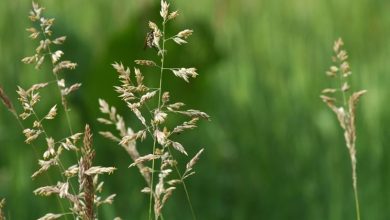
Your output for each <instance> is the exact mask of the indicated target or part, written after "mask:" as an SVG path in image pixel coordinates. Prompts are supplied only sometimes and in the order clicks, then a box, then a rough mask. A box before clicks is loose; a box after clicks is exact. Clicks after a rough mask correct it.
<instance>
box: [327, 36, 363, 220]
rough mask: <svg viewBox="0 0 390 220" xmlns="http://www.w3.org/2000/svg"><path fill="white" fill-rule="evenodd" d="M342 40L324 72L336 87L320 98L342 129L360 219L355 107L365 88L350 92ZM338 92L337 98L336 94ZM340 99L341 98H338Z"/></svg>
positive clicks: (334, 47) (347, 67)
mask: <svg viewBox="0 0 390 220" xmlns="http://www.w3.org/2000/svg"><path fill="white" fill-rule="evenodd" d="M343 45H344V42H343V41H342V39H341V38H339V39H338V40H337V41H336V42H335V43H334V46H333V51H334V53H335V56H334V57H333V58H332V59H333V62H334V63H335V65H333V66H331V67H330V69H329V70H328V71H327V72H326V74H327V75H328V76H329V77H336V78H338V79H339V86H338V88H326V89H324V90H322V95H321V99H322V100H323V101H324V102H325V103H326V104H327V105H328V106H329V108H330V109H332V111H333V112H334V113H335V114H336V116H337V119H338V121H339V124H340V126H341V128H342V129H343V130H344V138H345V142H346V146H347V148H348V151H349V156H350V159H351V165H352V185H353V189H354V195H355V203H356V216H357V217H356V218H357V219H358V220H359V219H360V211H359V200H358V193H357V191H358V190H357V174H356V163H357V160H356V146H355V143H356V127H355V116H356V115H355V108H356V104H357V102H358V101H359V99H360V97H361V96H362V95H363V94H364V93H366V90H361V91H358V92H353V93H352V94H350V85H349V83H348V79H349V77H350V76H351V74H352V72H351V68H350V65H349V63H348V61H347V59H348V54H347V52H346V51H345V50H343V49H342V46H343ZM337 93H338V94H339V98H338V97H337V96H336V95H337ZM348 95H349V97H348V100H347V96H348ZM340 99H341V100H340Z"/></svg>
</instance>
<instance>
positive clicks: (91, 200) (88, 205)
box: [0, 2, 115, 220]
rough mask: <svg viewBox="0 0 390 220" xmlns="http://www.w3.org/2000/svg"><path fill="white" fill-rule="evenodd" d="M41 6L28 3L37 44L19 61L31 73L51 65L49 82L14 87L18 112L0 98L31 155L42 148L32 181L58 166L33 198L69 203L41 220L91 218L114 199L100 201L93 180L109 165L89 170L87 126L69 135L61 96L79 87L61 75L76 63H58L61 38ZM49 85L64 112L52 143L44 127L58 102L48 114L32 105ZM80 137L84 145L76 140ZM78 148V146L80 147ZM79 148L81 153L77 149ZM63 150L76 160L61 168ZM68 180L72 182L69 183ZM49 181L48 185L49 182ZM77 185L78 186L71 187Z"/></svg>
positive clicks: (2, 95)
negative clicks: (54, 177) (54, 178)
mask: <svg viewBox="0 0 390 220" xmlns="http://www.w3.org/2000/svg"><path fill="white" fill-rule="evenodd" d="M43 11H44V8H43V7H40V6H39V5H38V4H37V3H35V2H33V3H32V10H31V12H30V16H29V19H30V20H31V21H32V22H33V27H30V28H28V29H27V31H28V32H29V33H30V38H32V39H33V40H37V41H39V45H38V46H37V48H36V49H35V53H34V55H32V56H29V57H25V58H23V59H22V62H23V63H26V64H33V65H34V66H35V68H36V69H40V67H41V66H42V65H43V64H44V62H45V61H46V60H48V62H49V63H50V65H51V67H52V75H53V81H51V82H41V83H36V84H34V85H32V86H31V87H30V88H28V89H23V88H22V87H20V86H19V87H18V90H17V93H18V95H19V101H20V102H21V104H22V107H23V113H21V114H18V113H17V111H16V110H15V108H14V105H13V104H12V102H11V100H10V99H9V98H8V96H7V95H6V94H5V92H4V90H3V89H2V88H1V87H0V99H1V101H2V102H3V104H4V105H5V106H6V108H7V109H8V110H9V111H10V112H11V113H12V114H13V115H14V116H15V117H16V118H17V120H18V122H19V123H20V125H21V127H22V128H23V134H24V136H25V138H26V139H25V142H26V143H27V144H31V145H32V146H33V148H34V150H35V151H37V150H38V149H37V148H36V147H35V146H45V145H46V147H47V148H46V150H45V151H44V152H43V155H42V158H41V159H39V161H38V164H39V169H38V170H37V171H36V172H35V173H33V175H32V178H38V176H40V175H41V174H43V173H47V171H48V170H49V168H51V167H57V168H58V171H59V172H58V174H59V176H60V177H61V179H60V180H59V181H58V182H57V184H55V185H48V186H43V187H39V188H38V189H36V190H35V191H34V193H35V194H36V195H41V196H50V195H56V196H57V198H59V199H66V200H67V201H68V202H69V207H68V208H67V209H65V208H64V207H63V206H62V205H61V204H62V203H60V205H61V209H62V210H61V213H58V214H53V213H47V214H46V215H44V216H43V217H41V218H39V219H40V220H47V219H58V218H60V217H62V216H64V217H65V218H66V219H67V218H68V217H67V216H68V215H72V216H73V219H83V220H92V219H96V218H97V212H96V209H97V208H98V207H99V206H100V205H102V204H111V203H112V201H113V198H114V197H115V195H110V196H108V197H107V198H105V199H102V198H101V197H100V196H98V194H99V193H100V192H101V190H102V187H103V182H99V181H98V176H99V175H100V174H106V173H108V174H110V173H112V172H113V171H114V170H115V168H114V167H100V166H93V158H94V155H95V151H94V150H93V148H92V133H91V130H90V128H89V126H88V125H86V126H85V130H84V132H83V133H73V129H72V126H71V123H70V116H69V111H70V109H69V108H68V105H67V100H66V97H67V96H68V95H69V94H70V93H71V92H74V91H75V90H77V89H78V88H79V87H80V86H81V84H80V83H76V84H73V85H70V86H67V85H66V81H65V79H63V78H62V77H61V75H60V74H61V73H63V72H64V70H68V69H75V67H76V65H77V64H76V63H73V62H71V61H68V60H62V59H61V57H62V55H63V54H64V53H63V52H62V51H61V50H53V48H54V47H56V46H59V45H61V44H63V43H64V42H65V40H66V37H65V36H61V37H57V38H52V35H53V32H52V31H51V27H52V25H53V24H54V19H53V18H49V19H48V18H45V17H44V16H43ZM50 86H53V87H56V88H57V89H55V90H57V91H58V94H59V98H60V99H61V106H62V108H63V113H64V114H65V116H66V118H67V125H66V126H67V127H68V129H69V135H67V136H65V137H64V138H60V139H57V140H55V139H54V138H53V136H58V134H57V131H49V130H47V129H46V124H47V123H50V121H52V120H54V119H56V116H57V115H58V114H61V113H60V112H58V109H57V104H54V105H53V106H52V107H51V108H50V109H49V110H48V111H47V112H44V113H43V114H42V112H38V111H37V110H36V106H37V105H38V104H39V101H40V100H41V95H40V92H41V90H43V89H49V87H50ZM20 119H21V120H23V121H25V124H28V125H27V126H24V125H23V124H24V123H22V121H21V120H20ZM82 136H84V141H83V144H82V145H81V144H80V143H79V142H80V141H79V140H80V139H81V137H82ZM80 145H81V147H78V146H80ZM80 150H81V155H79V153H78V152H79V151H80ZM65 152H68V153H70V154H73V155H75V157H76V158H77V161H75V164H73V165H71V166H69V167H68V168H66V167H65V165H64V163H63V160H62V158H63V155H64V153H65ZM73 179H77V180H75V181H73ZM50 182H51V181H50ZM75 184H77V187H76V185H75Z"/></svg>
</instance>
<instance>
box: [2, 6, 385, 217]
mask: <svg viewBox="0 0 390 220" xmlns="http://www.w3.org/2000/svg"><path fill="white" fill-rule="evenodd" d="M41 3H42V5H44V7H45V8H46V10H45V11H44V13H45V15H47V17H55V18H56V20H55V24H54V25H53V26H52V31H53V38H51V39H52V40H55V39H56V38H57V37H61V35H58V34H65V35H67V39H66V42H64V44H63V45H59V46H58V47H57V46H55V47H54V48H55V49H53V52H54V51H57V50H61V51H63V53H64V54H63V55H62V60H74V61H77V63H78V65H77V68H75V69H74V70H71V71H66V72H64V73H61V76H63V78H65V81H66V82H67V84H66V85H67V86H68V87H69V85H73V84H76V83H82V86H81V87H80V88H79V89H78V90H77V91H75V92H73V93H71V94H70V95H69V96H67V97H66V98H67V107H68V109H70V111H69V122H70V124H71V129H72V130H73V132H74V133H77V132H84V130H85V125H86V124H89V125H90V128H91V132H93V133H94V135H93V138H94V141H93V150H94V151H96V155H95V158H94V160H93V164H94V165H93V166H97V165H100V166H104V167H112V166H115V167H116V168H117V169H116V170H115V172H114V173H112V174H111V175H102V176H100V177H99V179H100V180H102V181H104V182H105V184H104V186H105V187H104V190H103V191H102V198H106V197H108V196H109V195H110V194H112V193H115V194H117V195H116V197H115V202H114V203H113V204H112V205H109V206H101V207H100V208H99V209H95V211H96V215H97V217H99V219H113V218H115V217H116V216H120V217H122V218H123V219H148V218H149V216H150V214H149V207H150V204H152V214H151V216H152V218H153V217H154V201H153V200H154V198H153V197H152V203H150V197H149V196H148V195H152V194H147V195H145V194H142V193H140V191H141V190H142V189H144V187H145V184H146V182H145V178H144V176H143V175H139V166H138V164H137V165H136V167H133V168H130V169H129V168H128V166H129V165H130V164H131V163H133V161H132V159H131V157H129V155H130V154H129V153H128V152H127V151H124V149H123V147H117V144H115V143H112V142H109V141H107V140H106V139H105V138H103V137H102V136H101V135H98V132H99V131H100V132H105V131H111V132H112V133H113V134H116V133H115V132H116V131H115V127H111V128H113V129H112V130H110V129H111V128H110V127H109V126H105V125H102V124H101V123H100V122H98V121H96V119H97V118H103V117H105V118H107V116H108V115H107V114H102V113H101V112H100V110H99V102H98V100H99V98H101V99H104V100H107V103H109V105H110V107H111V106H115V107H116V114H119V115H122V116H123V120H124V122H125V124H126V125H127V126H130V127H131V128H132V130H133V131H134V132H138V131H140V130H142V129H143V128H144V126H143V125H142V123H139V120H138V118H137V117H136V115H135V114H133V113H132V112H131V111H129V108H128V106H127V105H126V104H125V105H123V101H122V100H121V99H120V98H118V97H117V96H118V93H116V92H115V91H114V89H113V86H114V85H115V86H121V84H120V82H118V79H117V77H118V74H116V73H115V70H113V69H112V66H111V64H113V63H115V62H117V64H119V65H120V64H121V63H120V61H122V63H123V65H124V67H125V66H129V67H130V69H131V77H134V76H135V70H134V69H133V65H134V63H133V60H139V59H147V60H153V61H154V62H155V63H157V64H158V66H161V65H160V58H161V57H159V56H156V55H157V52H158V51H156V49H153V48H149V49H146V50H144V49H143V48H144V39H145V36H146V35H147V33H149V32H150V29H149V27H148V22H149V20H150V21H155V23H156V24H157V25H159V28H160V29H162V27H161V22H159V21H160V20H159V19H161V15H159V13H158V12H159V11H160V6H161V5H160V1H142V2H139V1H130V2H129V1H124V0H117V1H103V0H96V1H90V2H89V1H86V2H83V3H82V4H81V3H80V1H76V0H68V1H61V0H59V1H41ZM169 3H170V8H171V9H173V8H177V9H180V16H179V17H177V18H176V19H175V21H174V22H169V23H168V25H167V26H166V33H167V36H169V37H170V36H174V35H175V34H177V33H178V30H183V29H186V28H189V29H193V30H194V34H193V35H192V36H191V37H190V38H188V39H184V40H186V41H188V42H190V43H188V44H184V45H181V46H180V47H179V46H177V45H175V44H174V43H173V42H171V43H167V45H166V47H167V48H166V50H167V51H168V53H167V54H166V57H165V60H164V63H165V64H164V66H166V67H196V68H197V71H196V72H197V73H199V74H200V76H199V77H197V78H195V79H192V78H191V79H189V80H190V83H186V82H184V81H183V80H181V79H180V78H177V77H176V76H175V75H174V74H173V73H172V72H170V71H169V70H166V71H165V70H164V73H163V75H164V78H163V89H162V92H164V91H167V90H169V92H170V94H171V96H172V97H171V100H172V101H173V102H179V101H183V100H184V101H185V103H186V107H188V109H192V108H194V109H198V108H199V109H202V111H203V110H204V111H205V112H207V113H208V114H209V115H210V116H211V118H212V122H211V123H206V122H205V121H202V120H199V122H198V123H199V127H200V129H195V130H191V131H189V132H186V133H183V134H180V135H175V136H174V137H175V139H172V140H173V141H175V142H178V143H182V146H184V147H185V150H186V153H187V154H188V156H186V155H184V154H182V153H180V152H177V151H175V150H173V149H172V150H173V151H172V154H173V155H174V157H175V159H176V160H177V162H178V164H177V165H178V169H179V171H180V172H183V171H184V170H185V167H186V163H187V162H188V160H190V159H191V158H192V157H193V156H194V155H196V154H197V153H198V152H199V150H200V149H201V148H204V151H203V153H202V154H201V158H200V160H199V162H198V163H197V164H196V167H195V169H196V175H195V176H193V177H191V179H189V180H188V182H185V183H186V187H187V190H188V192H189V194H190V200H191V203H192V206H193V209H194V213H195V214H196V217H197V219H335V220H341V219H356V213H355V199H354V197H355V196H354V194H355V193H354V190H353V187H351V162H352V160H351V159H349V158H351V157H350V155H352V154H350V153H351V151H350V149H353V148H352V147H351V148H347V149H348V150H345V149H343V146H345V145H346V144H348V142H345V141H346V140H345V138H344V137H343V134H342V133H343V132H344V130H343V129H340V126H339V124H340V121H338V119H337V118H336V117H334V115H333V113H332V112H331V111H329V109H327V108H326V107H325V106H324V104H323V103H321V101H320V99H319V98H318V95H319V93H320V92H321V90H322V89H323V88H336V89H340V88H339V87H340V85H339V82H338V78H334V79H335V81H334V83H331V82H330V81H329V78H328V77H327V76H326V75H325V74H323V73H324V72H325V70H327V68H328V66H329V63H330V61H329V55H330V54H331V53H332V51H331V48H332V44H331V43H332V41H334V40H335V39H337V38H338V37H340V36H341V37H343V39H344V41H345V43H346V49H347V50H348V52H349V58H348V62H349V63H350V65H351V66H352V67H353V69H352V70H353V74H352V75H351V76H350V77H348V78H346V79H347V80H348V83H349V85H351V88H353V89H351V90H350V91H351V92H349V93H347V94H346V99H347V104H348V98H349V97H350V96H351V95H352V94H353V91H359V90H355V88H364V89H366V90H367V91H368V92H367V93H366V94H364V97H362V98H361V99H360V101H359V104H358V105H357V107H356V112H355V116H356V119H357V120H355V124H354V127H355V131H356V133H355V134H356V137H357V139H356V143H354V148H355V149H356V153H357V154H356V161H357V164H356V167H357V169H356V177H358V182H357V181H356V183H358V185H359V193H358V198H359V207H360V219H389V218H390V212H388V211H387V206H388V204H389V198H390V188H389V187H388V184H387V183H388V182H389V181H390V179H389V175H388V174H387V173H388V167H389V163H390V162H389V161H390V160H389V156H388V155H389V153H390V152H389V150H388V149H389V148H388V147H387V146H386V143H387V137H388V135H387V129H386V124H388V123H387V122H388V120H389V119H388V114H387V111H386V109H387V104H386V103H387V102H386V101H385V97H387V96H386V92H387V89H386V88H387V84H388V82H389V79H388V76H389V74H387V73H388V72H389V71H390V67H389V65H388V62H387V60H388V50H389V44H388V42H387V40H386V39H387V38H386V36H388V34H389V30H390V29H389V28H388V25H387V23H386V21H387V20H389V18H390V15H389V13H387V10H386V9H387V8H388V7H386V6H388V4H387V3H386V2H384V1H374V2H373V1H368V0H359V1H357V2H354V4H351V2H349V1H344V0H342V1H325V0H320V1H315V2H307V1H299V0H298V1H291V2H288V3H285V4H280V3H281V2H279V1H271V0H265V1H261V2H256V1H224V2H219V1H206V0H200V1H197V3H196V4H194V3H193V2H189V1H174V2H169ZM30 7H31V2H30V1H1V2H0V12H1V13H0V14H1V15H0V16H1V17H2V19H0V29H1V32H0V33H2V34H1V35H0V48H1V50H0V69H1V74H0V83H1V86H2V90H1V91H2V92H1V94H2V95H3V96H1V97H2V100H11V101H12V103H11V102H5V104H6V105H5V106H6V107H4V105H1V103H0V150H1V152H2V153H1V154H0V198H5V199H6V206H5V210H4V213H2V214H3V215H4V216H5V217H7V219H37V218H39V217H41V216H43V215H44V214H45V213H60V212H62V209H61V205H62V206H63V207H64V209H67V208H68V207H69V206H70V204H69V202H68V200H64V199H60V200H59V201H60V203H59V202H58V200H57V198H56V197H55V196H49V197H40V196H34V195H33V194H32V192H33V191H34V190H35V189H37V188H39V187H42V186H46V185H50V186H54V185H56V183H57V181H58V180H59V181H60V182H63V180H62V177H61V172H59V169H52V168H51V169H49V170H48V171H47V172H45V173H44V174H43V176H39V177H37V178H35V179H34V180H31V178H30V176H31V175H32V174H33V173H34V172H35V171H36V169H39V165H38V164H37V161H38V158H42V154H43V153H44V151H45V150H46V149H47V146H46V145H47V143H46V142H45V141H46V140H45V138H44V134H40V135H42V136H40V137H39V138H38V139H37V140H36V141H39V144H37V145H36V148H34V147H29V146H26V144H25V143H23V142H24V140H25V138H22V135H21V131H22V129H21V128H20V125H19V124H18V122H17V121H15V117H12V114H10V113H9V111H8V110H7V109H14V110H15V111H16V112H18V113H21V112H22V111H23V109H22V106H21V105H20V104H18V103H17V102H16V100H17V98H18V97H17V94H16V93H15V92H14V91H15V90H16V89H17V88H18V86H20V87H21V88H23V89H24V90H28V88H31V85H33V84H36V83H38V82H49V84H48V85H47V86H46V87H45V88H42V89H40V90H39V93H40V95H41V97H42V99H41V101H40V102H39V104H37V109H36V110H37V112H39V115H40V117H41V118H43V117H44V116H45V115H46V114H47V112H48V111H50V109H51V108H52V107H53V106H54V105H56V104H57V105H56V109H57V115H56V116H55V119H53V120H47V121H46V120H44V121H43V125H44V127H45V130H47V131H49V132H50V136H53V139H55V140H57V141H59V140H61V139H62V138H64V137H68V136H69V135H70V133H71V131H70V129H69V126H68V120H67V118H66V115H65V112H64V107H63V104H62V100H61V98H60V96H59V91H58V88H56V84H55V83H53V81H54V79H53V76H54V75H53V74H52V73H51V72H52V69H53V67H52V62H51V58H49V57H47V58H45V62H44V63H43V64H42V66H41V69H40V70H35V69H34V65H23V64H21V63H20V60H21V59H22V58H23V57H25V56H27V55H28V56H31V55H32V54H34V49H35V47H36V45H35V44H34V43H33V42H32V41H31V40H30V39H28V35H29V34H26V33H25V32H24V31H23V30H24V29H26V27H30V26H31V24H30V22H29V20H28V19H26V12H28V11H29V10H30V9H29V8H30ZM38 27H39V26H38ZM53 46H54V45H53ZM59 62H61V61H59ZM135 66H136V67H137V68H139V69H140V71H141V72H142V74H143V76H144V77H145V78H144V81H143V84H144V85H145V86H148V87H150V89H151V91H154V90H155V91H158V90H157V89H154V88H156V87H157V86H156V85H159V80H160V77H159V75H160V72H159V68H158V67H148V66H138V65H135ZM335 66H338V65H335ZM125 69H127V68H125ZM132 80H134V78H132ZM134 82H136V80H134ZM327 96H329V97H334V98H336V99H337V100H338V101H341V102H335V105H336V106H337V107H338V108H340V107H343V109H344V110H347V109H349V107H348V106H342V105H343V103H344V101H342V100H343V98H342V93H334V94H333V93H332V94H327ZM157 97H158V94H156V95H155V99H154V100H153V99H152V100H150V102H148V103H147V105H148V106H150V108H151V109H153V108H156V107H157V109H158V100H157ZM340 98H341V99H340ZM12 104H13V105H12ZM145 108H146V107H145ZM145 108H142V115H143V116H144V117H146V118H147V119H148V120H146V122H148V123H149V122H150V119H151V115H150V114H149V113H148V111H147V109H145ZM110 109H111V108H110ZM346 112H347V111H346ZM168 118H169V120H167V121H166V125H164V126H161V125H160V127H159V130H163V127H167V128H170V129H172V128H174V127H175V126H176V125H178V124H180V123H181V121H180V120H181V119H185V117H182V116H179V115H175V116H171V115H170V116H169V117H168ZM27 120H29V119H27ZM32 123H33V121H31V122H27V123H26V121H24V122H23V124H24V125H25V126H26V127H30V126H29V125H30V124H32ZM127 126H126V127H127ZM30 128H31V127H30ZM170 129H169V130H170ZM116 136H117V137H119V138H120V139H121V140H122V137H120V135H118V134H116ZM80 139H82V136H81V138H80ZM81 142H82V141H81V140H80V141H79V143H78V145H77V147H79V148H80V147H82V146H83V143H81ZM192 146H193V147H192ZM136 147H137V150H138V153H139V154H140V155H148V154H152V155H153V154H154V151H153V136H151V135H150V134H148V138H146V139H145V140H144V141H143V142H139V140H138V141H137V144H136ZM157 148H162V147H161V146H160V145H158V144H157ZM34 149H37V150H38V151H37V153H38V154H36V156H35V153H34ZM125 150H126V149H125ZM77 154H79V155H77ZM77 154H76V153H73V152H68V151H65V154H63V157H62V159H61V161H62V162H63V163H64V164H65V166H64V167H66V168H68V167H69V166H70V165H72V164H73V165H75V164H79V161H80V159H81V156H82V155H81V152H77ZM130 156H131V155H130ZM146 165H147V166H149V167H150V166H151V165H152V164H151V162H147V163H146ZM352 165H353V163H352ZM159 166H160V164H159V161H156V164H155V167H157V168H159ZM171 175H172V176H171ZM175 175H176V171H175V169H174V168H173V172H171V174H170V175H169V177H173V176H175ZM47 176H50V177H51V178H52V182H49V180H48V178H47ZM158 181H159V178H158V174H156V176H155V177H154V183H155V184H156V183H158ZM70 182H72V184H74V187H75V188H76V190H75V191H77V192H76V193H72V194H78V189H77V188H78V184H79V183H78V178H73V179H72V180H70ZM154 186H156V185H154ZM177 186H180V187H177V189H176V190H175V192H174V193H173V194H172V196H171V197H170V199H169V200H168V202H166V204H165V205H164V208H163V209H162V210H163V211H162V214H163V218H164V219H191V218H192V216H193V215H192V214H191V209H190V208H189V207H188V202H187V199H186V194H185V191H184V190H183V188H182V186H183V185H177ZM154 188H155V187H154ZM356 189H357V185H356ZM356 194H357V193H356ZM356 198H357V196H356ZM20 207H23V208H24V211H23V212H22V211H20V210H21V208H20ZM0 216H1V215H0ZM67 217H68V218H69V219H72V218H73V217H72V214H70V215H67ZM63 218H65V216H64V217H63Z"/></svg>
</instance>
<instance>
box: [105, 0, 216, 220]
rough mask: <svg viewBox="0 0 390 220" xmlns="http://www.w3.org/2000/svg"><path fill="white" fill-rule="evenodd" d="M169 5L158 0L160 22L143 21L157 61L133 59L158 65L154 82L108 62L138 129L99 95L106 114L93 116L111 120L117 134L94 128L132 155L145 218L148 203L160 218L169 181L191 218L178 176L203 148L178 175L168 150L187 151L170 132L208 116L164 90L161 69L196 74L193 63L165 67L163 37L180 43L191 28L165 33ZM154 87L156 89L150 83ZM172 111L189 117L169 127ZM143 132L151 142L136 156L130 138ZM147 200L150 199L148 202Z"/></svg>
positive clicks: (187, 127) (171, 15)
mask: <svg viewBox="0 0 390 220" xmlns="http://www.w3.org/2000/svg"><path fill="white" fill-rule="evenodd" d="M169 6H170V5H169V4H168V3H167V2H166V1H164V0H162V1H161V10H160V16H161V18H162V19H161V25H158V24H157V23H155V22H152V21H149V23H148V25H149V28H150V32H149V33H148V34H147V36H146V41H145V46H146V47H149V48H154V49H156V50H157V56H158V57H159V58H160V63H159V64H157V62H155V61H153V59H137V60H135V63H136V64H137V65H139V66H141V67H152V68H154V69H156V68H158V70H159V73H160V79H159V84H158V85H157V86H151V87H149V86H147V85H145V83H144V75H143V74H142V73H141V71H140V70H139V69H138V68H135V69H134V72H133V73H132V72H131V70H130V68H129V67H125V66H124V65H123V64H122V63H118V62H116V63H114V64H113V65H112V66H113V67H114V69H115V70H116V72H117V73H118V78H119V81H120V83H121V84H120V85H119V86H115V87H114V88H115V91H116V92H118V94H119V97H120V98H121V99H122V100H123V101H124V102H125V103H126V105H127V106H128V107H129V109H130V110H131V111H132V112H133V113H134V115H135V116H136V117H137V118H138V120H139V122H140V124H141V125H142V126H143V128H142V129H141V130H139V131H133V130H132V129H131V128H129V127H126V126H125V124H124V122H123V118H122V117H121V116H119V115H117V113H116V111H115V108H114V107H110V106H109V105H108V104H107V102H106V101H104V100H99V104H100V110H101V112H102V113H103V114H106V115H107V117H106V118H99V119H98V121H99V122H101V123H103V124H106V125H115V127H116V129H117V130H118V132H119V135H114V134H113V133H111V132H110V131H103V132H100V134H101V135H103V136H104V137H106V138H108V139H110V140H113V141H115V142H117V143H118V144H119V145H121V146H122V147H123V148H125V149H126V151H127V152H128V153H129V155H130V157H131V159H132V160H133V162H132V164H131V165H130V166H131V167H132V166H137V167H138V168H139V170H140V172H141V174H142V175H143V177H144V178H145V180H146V182H147V186H146V187H145V188H144V189H143V190H142V192H144V193H147V194H149V195H150V204H149V219H152V214H151V212H152V211H151V210H152V207H154V208H153V210H154V216H155V219H160V218H161V219H162V209H163V207H164V205H165V203H166V201H167V199H168V198H169V197H170V196H171V194H172V192H173V191H174V190H175V189H176V187H175V185H177V184H180V183H182V184H183V186H184V190H185V192H186V195H187V199H188V202H189V205H190V208H191V212H192V214H193V218H194V219H195V214H194V212H193V210H192V205H191V202H190V199H189V196H188V192H187V189H186V186H185V183H184V179H185V178H187V177H189V176H190V175H192V174H193V173H192V171H191V170H192V168H193V166H194V164H195V162H196V161H197V160H198V159H199V156H200V154H201V152H202V151H203V149H202V150H201V151H200V152H199V153H198V154H196V156H195V157H194V158H193V159H192V160H190V162H189V163H188V164H189V165H187V168H186V171H185V173H184V175H181V173H180V172H179V169H178V166H177V164H178V162H177V161H176V160H175V158H174V155H173V154H172V152H173V151H176V152H179V153H181V154H183V155H185V156H188V154H187V150H186V148H185V147H184V146H183V144H181V143H179V142H178V141H177V140H174V136H173V135H172V134H174V133H182V132H184V131H187V130H191V129H194V128H196V122H197V121H198V120H199V119H200V118H201V119H207V120H209V118H210V117H209V116H208V115H207V114H206V113H204V112H201V111H199V110H193V109H188V110H183V109H182V108H183V106H184V103H182V102H176V103H175V102H171V101H170V100H171V93H169V92H168V91H164V88H163V86H164V84H163V76H164V73H165V74H173V75H174V76H177V77H178V78H181V79H183V80H184V81H186V82H188V83H189V82H190V79H192V78H195V77H197V76H198V73H197V70H196V68H193V67H190V68H186V67H172V68H166V67H165V66H166V65H165V57H166V56H167V54H168V50H167V49H166V44H167V43H169V42H174V43H176V44H178V45H182V44H185V43H187V39H188V38H189V36H191V35H192V34H193V31H192V30H190V29H184V30H182V31H179V32H178V33H177V34H176V35H174V36H172V37H167V36H166V35H165V29H166V25H167V24H168V23H169V21H172V20H173V19H175V18H176V17H177V16H178V15H179V14H178V12H177V11H174V12H170V11H169ZM166 70H168V71H166ZM156 87H157V89H155V88H156ZM152 100H157V105H156V106H153V107H151V106H152V105H153V104H154V103H155V102H152ZM175 114H180V115H184V116H188V117H190V118H191V119H190V120H189V121H185V122H183V123H181V124H178V125H177V126H174V127H173V128H168V126H167V121H169V119H170V118H171V117H172V116H173V115H175ZM147 136H148V137H150V138H151V139H152V140H153V148H152V149H150V153H149V154H146V155H144V156H141V155H140V154H139V153H138V150H137V147H136V143H137V142H142V141H143V140H144V139H145V138H146V137H147ZM157 164H160V169H156V167H157ZM172 170H176V173H177V175H178V177H177V178H173V175H172V174H171V172H172ZM170 174H171V175H170ZM155 176H158V179H155ZM153 203H154V205H152V204H153Z"/></svg>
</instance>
